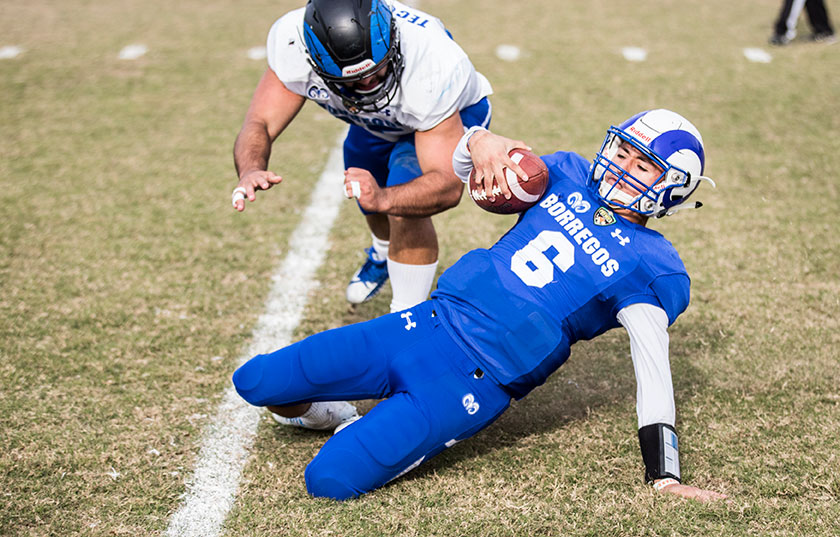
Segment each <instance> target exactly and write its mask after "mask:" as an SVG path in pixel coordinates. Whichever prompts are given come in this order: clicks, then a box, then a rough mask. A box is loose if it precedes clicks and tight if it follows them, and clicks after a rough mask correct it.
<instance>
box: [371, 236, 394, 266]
mask: <svg viewBox="0 0 840 537" xmlns="http://www.w3.org/2000/svg"><path fill="white" fill-rule="evenodd" d="M370 238H371V239H372V244H373V256H372V257H373V260H374V261H376V262H380V261H385V260H386V259H388V246H390V244H391V241H383V240H382V239H379V238H377V237H376V235H374V234H373V233H371V234H370Z"/></svg>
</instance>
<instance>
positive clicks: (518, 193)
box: [469, 149, 548, 214]
mask: <svg viewBox="0 0 840 537" xmlns="http://www.w3.org/2000/svg"><path fill="white" fill-rule="evenodd" d="M508 154H509V155H510V158H511V160H513V161H514V162H515V163H517V164H519V166H520V167H521V168H522V169H523V170H525V173H527V174H528V181H523V180H522V179H520V178H519V176H517V175H516V174H515V173H513V172H512V171H511V170H509V169H507V168H505V180H506V181H507V185H508V188H510V193H511V194H512V195H511V197H510V199H509V200H508V199H505V197H504V196H503V195H502V191H501V189H500V188H499V186H498V185H493V196H494V200H493V201H492V202H491V201H490V199H489V198H488V197H487V196H485V194H484V188H482V187H481V186H480V185H479V184H478V183H477V182H476V180H475V170H473V172H472V173H471V174H470V185H469V190H470V197H471V198H472V200H473V201H474V202H475V203H476V205H478V206H479V207H481V208H482V209H484V210H485V211H490V212H491V213H497V214H514V213H521V212H522V211H525V210H527V209H530V208H531V207H533V206H534V204H536V203H537V202H538V201H539V200H540V198H541V197H542V195H543V194H545V189H546V187H547V186H548V168H546V167H545V163H544V162H543V161H542V159H540V157H538V156H536V155H535V154H533V153H531V152H530V151H525V150H524V149H513V150H512V151H511V152H510V153H508Z"/></svg>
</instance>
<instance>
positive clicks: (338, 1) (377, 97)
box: [303, 0, 404, 113]
mask: <svg viewBox="0 0 840 537" xmlns="http://www.w3.org/2000/svg"><path fill="white" fill-rule="evenodd" d="M303 41H304V43H306V51H307V53H308V54H309V63H310V64H311V65H312V69H313V70H314V71H315V73H316V74H317V75H318V76H320V77H321V78H322V79H323V80H324V83H325V84H326V85H327V87H328V88H329V89H330V91H332V92H333V93H334V94H336V95H338V96H340V97H341V99H342V101H343V103H344V106H345V107H346V108H347V109H348V110H349V111H350V112H352V113H358V112H363V111H364V112H376V111H378V110H382V109H383V108H385V107H386V106H388V104H389V103H390V102H391V100H392V99H393V98H394V96H395V95H396V93H397V90H398V89H399V81H400V77H401V76H402V72H403V66H404V60H403V56H402V53H401V52H400V38H399V32H398V30H397V27H396V23H395V22H394V18H393V16H392V13H391V8H390V6H388V5H387V4H386V3H385V2H384V1H383V0H309V2H308V3H307V4H306V10H305V12H304V19H303ZM383 69H384V70H385V78H384V79H383V80H382V82H381V83H380V84H378V85H377V86H376V87H374V88H370V89H368V90H365V91H358V90H356V91H354V90H353V89H351V88H350V87H349V85H350V84H352V83H353V82H358V81H359V80H362V79H365V78H367V77H369V76H371V75H373V74H375V73H377V72H379V71H380V70H383Z"/></svg>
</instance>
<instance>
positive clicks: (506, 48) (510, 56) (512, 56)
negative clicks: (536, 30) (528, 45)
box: [496, 45, 522, 62]
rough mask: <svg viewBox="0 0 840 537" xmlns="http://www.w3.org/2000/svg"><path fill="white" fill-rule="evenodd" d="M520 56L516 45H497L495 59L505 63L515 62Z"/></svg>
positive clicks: (520, 53)
mask: <svg viewBox="0 0 840 537" xmlns="http://www.w3.org/2000/svg"><path fill="white" fill-rule="evenodd" d="M521 55H522V52H521V51H520V50H519V47H517V46H516V45H499V46H498V47H496V57H497V58H499V59H500V60H504V61H506V62H515V61H516V60H518V59H519V57H520V56H521Z"/></svg>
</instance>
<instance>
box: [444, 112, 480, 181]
mask: <svg viewBox="0 0 840 537" xmlns="http://www.w3.org/2000/svg"><path fill="white" fill-rule="evenodd" d="M486 130H487V129H485V128H484V127H481V126H478V125H476V126H474V127H470V128H469V129H468V130H467V131H466V132H465V133H464V135H463V136H461V139H460V140H459V141H458V146H457V147H456V148H455V152H454V153H453V154H452V169H453V170H454V171H455V175H457V176H458V178H459V179H460V180H461V181H463V182H465V183H466V182H467V181H469V179H470V173H472V170H473V163H472V158H471V157H470V150H469V148H468V147H467V143H468V142H469V141H470V138H471V137H472V135H473V134H475V133H477V132H478V131H486Z"/></svg>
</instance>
